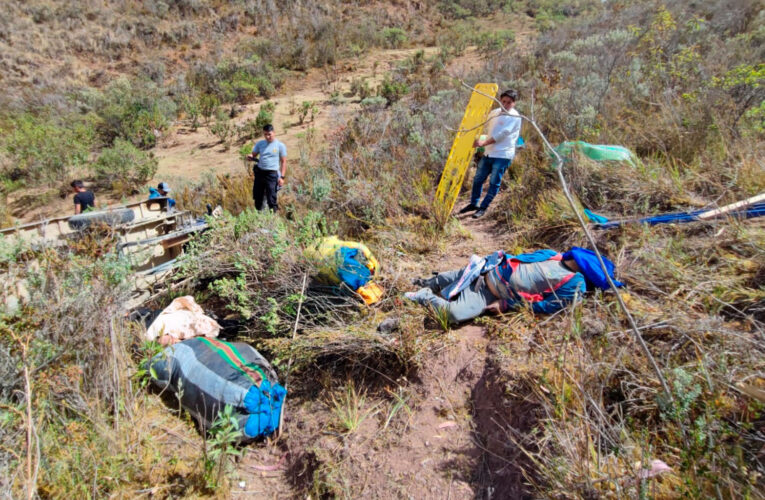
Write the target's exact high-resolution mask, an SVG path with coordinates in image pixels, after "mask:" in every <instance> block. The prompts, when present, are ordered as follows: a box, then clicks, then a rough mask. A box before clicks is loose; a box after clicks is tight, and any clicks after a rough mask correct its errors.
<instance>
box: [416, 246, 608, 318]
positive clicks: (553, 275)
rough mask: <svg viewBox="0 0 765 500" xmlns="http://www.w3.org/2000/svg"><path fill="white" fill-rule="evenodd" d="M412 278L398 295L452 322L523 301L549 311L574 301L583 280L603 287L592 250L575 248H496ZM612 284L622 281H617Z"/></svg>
mask: <svg viewBox="0 0 765 500" xmlns="http://www.w3.org/2000/svg"><path fill="white" fill-rule="evenodd" d="M604 262H605V263H606V268H607V269H608V272H609V276H610V277H611V278H612V279H613V270H614V265H613V263H612V262H611V261H610V260H608V259H606V258H605V257H604ZM413 282H414V284H415V285H420V286H422V287H423V288H421V289H420V290H419V291H417V292H408V293H406V294H404V296H405V297H406V298H407V299H409V300H413V301H415V302H417V303H419V304H421V305H425V306H431V307H434V308H436V309H441V310H445V311H446V312H447V313H448V316H449V320H450V321H451V322H454V323H459V322H462V321H466V320H469V319H472V318H475V317H477V316H479V315H481V314H483V313H484V312H507V311H509V310H511V309H516V308H518V307H522V306H524V305H526V304H528V306H529V307H531V310H532V311H534V312H535V313H541V314H551V313H554V312H556V311H558V310H560V309H562V308H563V307H565V306H567V305H568V304H571V303H574V302H576V301H577V300H579V298H581V296H582V295H583V294H584V293H585V291H586V290H587V287H588V285H591V286H597V287H599V288H602V289H604V290H605V289H608V288H609V285H608V282H607V280H606V278H605V275H604V274H603V271H602V269H601V267H600V263H599V262H598V260H597V256H596V255H595V253H594V252H592V251H590V250H587V249H584V248H579V247H574V248H572V249H571V250H569V251H568V252H566V253H563V254H561V253H558V252H556V251H554V250H537V251H536V252H533V253H527V254H520V255H507V254H505V253H504V252H502V251H498V252H494V253H493V254H491V255H489V256H487V257H485V258H480V257H477V256H473V257H472V258H471V259H470V263H469V264H468V265H467V266H466V267H464V268H462V269H457V270H454V271H448V272H444V273H439V274H437V275H436V276H433V277H432V278H429V279H415V280H413ZM614 284H615V285H616V286H622V284H621V283H620V282H618V281H614Z"/></svg>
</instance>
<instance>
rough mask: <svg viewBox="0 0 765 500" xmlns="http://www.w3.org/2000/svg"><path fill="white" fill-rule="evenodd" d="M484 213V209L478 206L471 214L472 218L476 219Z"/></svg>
mask: <svg viewBox="0 0 765 500" xmlns="http://www.w3.org/2000/svg"><path fill="white" fill-rule="evenodd" d="M485 213H486V210H485V209H483V208H479V209H478V210H477V211H476V213H474V214H473V218H474V219H477V218H478V217H483V215H484V214H485Z"/></svg>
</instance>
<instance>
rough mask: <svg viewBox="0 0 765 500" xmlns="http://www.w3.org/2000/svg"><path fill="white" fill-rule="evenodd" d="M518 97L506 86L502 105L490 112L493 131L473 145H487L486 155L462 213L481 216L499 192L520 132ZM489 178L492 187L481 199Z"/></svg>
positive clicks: (476, 216)
mask: <svg viewBox="0 0 765 500" xmlns="http://www.w3.org/2000/svg"><path fill="white" fill-rule="evenodd" d="M517 100H518V92H517V91H515V90H506V91H504V92H502V95H500V97H499V101H500V102H501V103H502V108H497V109H495V110H494V111H492V112H491V113H490V114H489V125H490V127H491V134H489V137H487V138H486V139H484V140H481V139H477V140H476V141H475V142H474V143H473V147H483V148H485V155H484V157H483V158H481V161H480V163H479V164H478V170H477V171H476V173H475V178H474V179H473V191H472V193H471V196H470V204H468V205H467V206H466V207H464V208H463V209H462V210H460V213H461V214H464V213H468V212H473V211H475V213H474V214H473V218H474V219H477V218H479V217H481V216H482V215H484V214H485V213H486V209H487V208H489V204H490V203H491V201H492V200H493V199H494V197H495V196H497V193H498V192H499V186H500V184H501V183H502V176H503V175H504V174H505V170H507V168H508V167H509V166H510V163H511V162H512V161H513V158H514V157H515V146H516V143H517V142H518V135H519V134H520V133H521V117H520V116H519V115H518V111H516V110H515V109H514V108H515V101H517ZM487 178H488V179H489V190H488V191H487V193H486V196H485V197H484V199H483V201H481V194H482V191H483V184H484V182H486V179H487ZM479 202H480V204H479Z"/></svg>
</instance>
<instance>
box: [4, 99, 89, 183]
mask: <svg viewBox="0 0 765 500" xmlns="http://www.w3.org/2000/svg"><path fill="white" fill-rule="evenodd" d="M94 135H95V132H94V129H93V126H92V124H91V122H90V121H89V120H88V119H87V117H86V118H83V117H81V116H77V115H67V116H65V117H63V118H62V119H60V120H57V119H54V118H50V117H46V116H35V115H32V114H29V113H25V114H23V115H20V116H18V117H15V118H12V119H11V120H9V121H8V123H7V125H5V126H0V136H4V137H3V138H2V139H0V141H2V142H0V145H1V147H2V151H3V152H4V153H5V154H6V155H7V157H8V160H10V161H9V162H8V164H9V165H8V167H6V168H7V170H8V171H4V172H2V176H3V177H5V178H8V179H10V180H13V181H14V183H13V186H14V187H20V183H19V182H18V181H24V180H30V181H46V182H56V181H66V180H67V179H68V177H69V175H70V172H71V171H72V169H74V168H77V167H79V166H82V165H84V164H85V162H86V161H87V158H88V154H89V151H90V147H91V146H92V144H93V142H94Z"/></svg>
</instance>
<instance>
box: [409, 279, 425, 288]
mask: <svg viewBox="0 0 765 500" xmlns="http://www.w3.org/2000/svg"><path fill="white" fill-rule="evenodd" d="M412 284H413V285H414V286H419V287H424V286H425V279H424V278H414V279H412Z"/></svg>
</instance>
